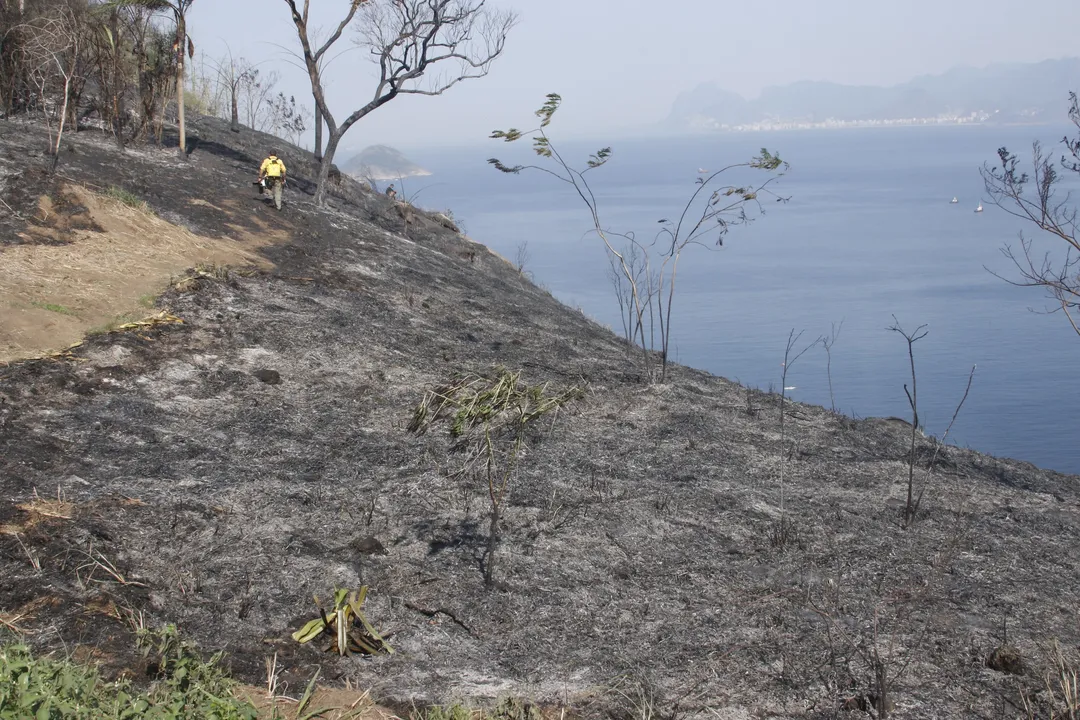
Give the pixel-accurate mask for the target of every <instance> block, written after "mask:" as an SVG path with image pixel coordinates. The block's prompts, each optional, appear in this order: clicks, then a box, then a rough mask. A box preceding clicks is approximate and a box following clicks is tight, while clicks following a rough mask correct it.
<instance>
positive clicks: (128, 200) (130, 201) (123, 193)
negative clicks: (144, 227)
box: [105, 185, 150, 212]
mask: <svg viewBox="0 0 1080 720" xmlns="http://www.w3.org/2000/svg"><path fill="white" fill-rule="evenodd" d="M105 196H106V197H110V198H112V199H113V200H117V201H119V202H121V203H123V204H124V205H127V206H128V207H129V208H134V209H136V210H142V211H143V212H150V206H149V205H147V204H146V201H145V200H143V199H142V198H141V197H139V196H138V195H135V194H134V193H131V192H128V191H127V190H125V189H124V188H122V187H117V186H116V185H110V186H109V188H108V189H107V190H106V191H105Z"/></svg>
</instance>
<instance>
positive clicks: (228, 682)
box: [0, 625, 258, 720]
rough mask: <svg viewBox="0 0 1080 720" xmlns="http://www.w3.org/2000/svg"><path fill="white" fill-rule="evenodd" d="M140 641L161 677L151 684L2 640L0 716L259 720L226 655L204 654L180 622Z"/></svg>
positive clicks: (0, 719)
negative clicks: (224, 661)
mask: <svg viewBox="0 0 1080 720" xmlns="http://www.w3.org/2000/svg"><path fill="white" fill-rule="evenodd" d="M137 642H138V647H139V649H140V651H141V652H142V653H143V655H145V656H146V657H147V659H148V660H150V667H151V669H152V670H153V671H154V675H155V679H154V682H153V684H152V685H151V686H150V688H149V689H147V690H145V691H143V690H139V689H136V688H134V687H133V686H132V685H131V683H130V682H128V681H127V680H115V681H107V680H104V679H103V678H101V676H100V675H99V674H98V671H97V670H96V669H95V668H93V667H88V666H84V665H79V664H77V663H74V662H71V661H68V660H54V659H51V658H35V657H34V656H33V654H32V653H31V651H30V649H29V648H28V647H27V646H25V645H22V644H15V643H12V644H8V645H3V646H0V720H16V719H18V720H22V719H23V718H43V719H47V720H52V719H54V718H65V720H67V719H70V720H143V719H145V720H181V719H184V720H211V718H213V719H214V720H256V719H257V718H258V713H257V712H256V710H255V708H254V707H253V706H252V705H250V704H249V703H245V702H241V701H239V700H237V699H236V698H235V697H233V694H232V692H233V688H234V687H235V682H234V681H233V680H232V679H230V678H229V677H228V676H227V675H226V674H225V672H224V671H223V670H222V669H221V667H220V665H219V663H220V662H221V657H222V656H221V653H218V654H217V655H214V656H213V657H212V658H210V660H203V659H201V658H200V657H199V655H198V653H197V652H196V651H195V648H194V646H192V645H191V644H189V643H188V642H186V641H183V640H181V639H180V637H179V634H178V633H177V631H176V628H175V627H174V626H171V625H170V626H167V627H165V628H164V629H162V630H157V631H148V630H140V631H139V633H138V638H137Z"/></svg>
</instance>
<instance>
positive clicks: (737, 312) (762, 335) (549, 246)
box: [399, 126, 1080, 474]
mask: <svg viewBox="0 0 1080 720" xmlns="http://www.w3.org/2000/svg"><path fill="white" fill-rule="evenodd" d="M1066 131H1067V128H1065V127H1061V128H1054V127H1045V126H1030V127H989V126H984V127H912V128H874V129H846V130H817V131H798V132H774V133H753V134H750V133H747V134H718V135H711V136H703V137H692V138H649V139H630V140H622V141H618V142H612V143H609V144H611V145H612V146H613V150H614V155H613V158H612V160H611V161H610V162H609V163H608V164H607V165H606V166H604V167H602V168H599V169H597V170H595V171H593V172H591V173H589V175H588V176H587V177H588V178H589V179H590V182H591V183H592V186H593V189H594V191H595V192H596V196H597V201H598V206H599V210H600V216H601V220H602V222H603V224H604V226H605V227H606V228H608V229H610V230H612V231H616V232H634V233H636V234H637V237H638V238H639V239H651V238H652V237H653V236H654V235H655V234H656V232H657V229H658V227H659V226H658V224H657V221H658V220H660V219H662V218H673V217H675V216H676V215H677V214H678V213H679V212H680V211H681V207H682V205H683V204H684V203H685V202H686V200H687V199H688V198H689V196H690V194H691V193H692V192H693V191H694V189H695V187H696V186H695V179H696V178H697V177H698V171H699V169H707V170H715V169H719V167H721V166H724V165H729V164H731V163H736V162H741V161H743V160H746V159H749V158H750V157H751V156H752V155H754V154H756V152H757V151H758V149H759V148H760V147H762V146H765V147H768V148H769V149H770V150H773V151H775V152H778V153H779V154H780V156H781V157H782V158H783V159H784V160H786V161H788V162H790V164H791V168H790V170H789V172H788V173H787V174H786V175H785V176H784V177H783V178H782V179H781V180H780V182H779V183H778V184H776V185H775V186H774V189H775V191H776V192H777V193H778V194H780V195H782V196H784V197H789V198H790V199H789V200H788V201H787V202H785V203H776V202H766V203H765V206H766V207H765V210H766V213H765V215H764V216H762V217H760V218H759V219H757V220H756V221H754V222H753V223H752V224H750V225H747V226H742V227H736V228H734V229H732V230H731V232H730V233H729V234H728V235H727V236H726V237H725V238H724V243H723V247H721V248H716V247H708V248H705V247H691V248H689V249H688V250H687V251H686V253H685V254H684V256H683V260H682V263H681V265H680V270H679V276H678V285H677V289H676V296H675V305H674V309H673V326H672V327H673V329H672V356H673V359H674V360H676V361H677V362H680V363H682V364H686V365H690V366H693V367H697V368H701V369H704V370H707V371H709V372H712V373H715V374H717V375H722V376H724V377H727V378H731V379H735V380H738V381H740V382H742V383H744V384H746V385H750V386H754V387H759V388H761V389H769V388H773V389H777V390H778V389H779V388H780V384H781V383H780V378H781V372H782V370H783V368H782V362H783V360H784V349H785V345H786V343H787V340H788V337H789V333H790V332H791V331H792V330H794V331H795V332H796V333H798V332H803V336H802V340H803V344H805V342H806V341H809V340H813V339H814V338H815V337H817V336H821V335H828V334H830V332H831V330H832V328H833V326H834V325H839V324H840V323H841V322H842V323H843V328H842V330H841V332H840V335H839V337H838V339H837V341H836V343H835V345H834V347H833V350H832V381H833V390H834V396H835V405H836V407H837V408H838V409H839V410H842V411H843V412H845V413H848V414H852V415H855V416H858V417H867V416H898V417H905V418H910V410H909V408H908V404H907V399H906V397H905V394H904V384H905V383H908V384H910V382H911V380H910V368H909V365H908V357H907V345H906V343H905V341H904V339H903V338H902V337H901V336H900V335H898V334H896V333H894V332H890V331H888V330H887V329H886V328H888V327H889V326H890V325H892V324H893V323H894V319H893V318H894V316H895V318H896V320H898V321H899V322H900V324H901V325H902V326H903V327H904V328H905V329H908V330H914V329H915V328H916V327H918V326H920V325H925V326H926V328H925V329H926V330H927V331H928V334H927V335H926V337H925V338H924V339H922V340H920V341H919V342H917V343H916V344H915V346H914V350H915V364H916V371H917V374H918V399H919V409H920V420H921V422H922V424H923V426H924V428H925V429H926V430H927V431H928V432H930V433H933V434H935V435H938V436H939V437H940V436H941V434H942V433H943V432H944V431H945V429H946V427H947V426H948V425H949V421H950V419H951V417H952V415H953V412H954V411H955V409H956V406H957V403H958V402H959V401H960V399H961V397H962V396H963V394H964V388H965V385H966V383H967V378H968V375H969V373H970V371H971V369H972V367H973V366H977V369H976V371H975V377H974V382H973V384H972V387H971V393H970V395H969V397H968V398H967V401H966V403H965V404H964V406H963V409H962V410H961V412H960V415H959V417H958V419H957V421H956V423H955V425H954V426H953V428H952V431H951V432H950V433H949V437H948V440H949V442H951V443H955V444H958V445H961V446H969V447H973V448H976V449H978V450H982V451H985V452H989V453H993V454H995V455H1000V456H1006V457H1013V458H1018V459H1022V460H1026V461H1029V462H1032V463H1035V464H1037V465H1039V466H1042V467H1047V468H1053V469H1056V470H1060V471H1064V472H1070V473H1077V474H1080V428H1078V425H1077V414H1076V413H1077V409H1078V408H1080V381H1078V380H1080V376H1078V375H1077V368H1078V367H1080V362H1078V361H1080V337H1077V336H1076V334H1075V333H1074V332H1073V330H1072V328H1071V327H1070V326H1069V325H1068V323H1067V322H1066V320H1065V318H1064V317H1063V316H1062V315H1061V313H1060V312H1059V313H1057V314H1049V315H1048V314H1045V312H1044V311H1045V310H1047V309H1050V308H1052V307H1053V302H1052V301H1051V300H1049V299H1047V298H1046V297H1045V296H1044V295H1043V294H1042V292H1041V291H1040V290H1038V289H1031V288H1019V287H1014V286H1012V285H1009V284H1008V283H1006V282H1004V281H1003V280H1001V279H999V278H997V277H995V276H994V275H993V274H992V273H991V271H994V272H997V273H999V274H1001V275H1003V276H1004V277H1013V278H1015V277H1016V270H1015V268H1014V267H1013V266H1012V265H1011V264H1010V263H1009V261H1008V260H1007V259H1006V258H1005V257H1004V256H1003V255H1002V253H1001V251H1000V249H1001V247H1002V246H1003V245H1004V244H1006V243H1011V244H1014V245H1016V244H1017V243H1018V237H1019V233H1020V232H1021V231H1024V232H1025V233H1026V234H1029V235H1030V236H1031V237H1033V238H1035V239H1037V240H1042V238H1040V236H1039V233H1038V231H1037V230H1035V229H1034V228H1031V227H1029V226H1027V225H1025V224H1024V223H1023V222H1022V221H1020V220H1017V219H1016V218H1013V217H1010V216H1009V215H1007V214H1006V213H1004V212H1003V211H1001V210H1000V209H998V208H996V207H994V206H993V205H991V204H990V203H989V202H988V197H987V196H986V194H985V192H984V189H983V183H982V179H981V178H980V176H979V168H980V167H981V166H982V165H983V163H986V162H990V163H993V162H994V161H995V160H996V151H997V148H998V147H1000V146H1003V145H1004V146H1007V147H1009V148H1010V149H1011V150H1014V151H1017V152H1018V153H1021V154H1022V157H1025V158H1026V157H1028V156H1030V149H1031V142H1032V140H1034V139H1039V140H1042V141H1043V142H1044V143H1045V144H1046V145H1048V146H1052V147H1053V148H1055V152H1056V154H1058V155H1060V151H1059V150H1058V148H1060V145H1059V143H1060V140H1061V138H1062V136H1063V135H1065V133H1066ZM555 135H556V137H557V133H556V134H555ZM601 144H602V143H582V142H578V141H574V142H569V143H565V144H563V145H561V146H559V149H560V151H561V152H562V153H563V154H564V156H565V157H566V158H567V159H568V160H571V161H572V162H574V163H576V164H578V165H579V166H581V167H583V166H584V162H585V160H586V159H587V158H588V155H589V154H590V153H591V152H594V151H595V150H597V149H598V148H599V147H600V146H601ZM603 144H607V143H603ZM407 154H408V155H409V156H410V159H412V160H414V161H415V162H417V163H419V164H421V165H423V166H424V167H426V168H428V169H430V170H431V171H432V172H433V175H432V176H430V177H424V178H411V179H407V180H406V181H405V182H404V183H403V187H401V188H399V189H402V190H403V191H404V192H403V193H402V194H403V195H404V196H411V197H413V198H414V202H415V203H416V204H417V205H420V206H422V207H426V208H430V209H439V210H447V209H449V210H451V211H452V212H453V215H454V217H455V218H457V219H459V220H460V221H461V222H462V223H463V225H464V227H465V230H466V232H467V233H468V235H469V236H470V237H472V238H473V239H475V240H477V241H479V242H482V243H484V244H486V245H488V246H489V247H491V248H492V249H493V250H495V251H496V252H498V253H500V254H501V255H503V256H504V257H506V258H508V259H510V260H511V261H513V260H515V258H516V257H517V255H518V248H519V247H521V246H526V247H527V252H528V256H529V260H528V263H527V266H526V267H527V269H528V270H529V271H530V272H531V273H532V274H533V277H534V278H535V281H536V282H537V283H540V284H542V285H544V286H546V287H547V288H549V289H550V290H551V292H552V293H553V294H554V295H555V296H556V297H557V298H559V299H560V300H562V301H563V302H565V303H567V304H569V305H571V306H575V307H580V308H581V310H582V311H583V312H584V313H585V314H586V315H588V316H590V317H592V318H593V319H595V320H597V321H598V322H600V323H602V324H604V325H608V326H610V327H611V328H612V329H614V330H615V331H616V332H621V327H622V326H621V323H620V320H619V311H618V307H617V304H616V301H615V296H614V292H613V290H612V289H611V285H610V282H609V280H608V279H607V275H606V269H607V259H606V256H605V253H604V250H603V245H602V243H601V241H600V240H599V239H598V238H597V237H596V235H595V234H590V233H589V231H590V228H591V227H592V224H591V220H590V217H589V215H588V213H587V209H586V207H585V206H584V205H583V204H582V202H581V199H580V198H579V197H578V196H577V195H576V193H575V192H574V190H573V188H571V187H570V186H567V185H565V184H563V183H560V182H559V181H557V180H556V179H554V178H552V177H550V176H547V175H545V174H543V173H536V172H533V173H529V172H525V173H522V174H521V175H503V174H501V173H499V172H497V171H495V170H494V169H493V168H491V167H490V166H489V165H488V164H487V162H486V161H487V158H489V157H492V156H497V157H500V158H501V159H503V160H504V161H506V162H508V163H515V162H523V163H531V162H536V161H537V160H538V158H536V157H534V156H532V155H531V153H530V152H529V148H528V145H527V140H523V141H521V142H519V143H517V144H516V145H507V144H505V143H501V142H496V141H494V140H492V141H489V142H488V144H486V145H485V144H477V145H476V146H474V147H458V148H442V149H432V148H415V149H407ZM549 167H552V166H549ZM553 169H554V168H553ZM1073 186H1074V187H1076V185H1075V183H1074V185H1073ZM954 196H955V197H957V198H958V199H959V202H958V203H957V204H951V203H950V202H949V201H950V199H951V198H953V197H954ZM980 202H981V203H982V204H983V206H984V207H985V211H984V212H982V213H976V212H974V210H975V208H976V206H977V205H979V203H980ZM1037 247H1039V249H1040V252H1042V251H1043V249H1045V250H1049V251H1052V252H1056V253H1058V254H1059V255H1060V254H1061V243H1060V241H1059V242H1058V244H1057V245H1055V244H1054V243H1053V242H1052V241H1051V240H1049V239H1047V240H1046V242H1045V244H1044V245H1043V246H1037ZM787 385H788V386H789V387H791V386H793V387H794V388H795V389H794V390H792V391H790V394H791V396H792V397H793V398H794V399H796V400H800V401H803V402H809V403H815V404H819V405H825V406H829V405H830V404H831V400H830V394H829V384H828V377H827V374H826V354H825V352H824V351H823V350H822V349H821V348H820V347H816V348H814V349H812V350H811V351H810V352H808V353H807V354H805V355H803V356H802V357H801V358H800V359H799V360H798V361H797V362H796V363H793V364H792V365H791V366H790V368H789V372H788V379H787Z"/></svg>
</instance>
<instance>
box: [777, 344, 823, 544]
mask: <svg viewBox="0 0 1080 720" xmlns="http://www.w3.org/2000/svg"><path fill="white" fill-rule="evenodd" d="M803 332H804V331H802V330H800V331H799V333H798V334H795V328H792V329H791V332H790V333H788V339H787V345H785V346H784V362H783V364H782V365H781V367H782V368H783V370H782V371H781V372H780V526H779V528H778V529H777V531H776V535H775V537H776V538H777V539H778V540H779V541H780V542H779V545H781V546H782V545H783V544H784V543H786V541H787V539H788V537H789V535H790V534H791V533H792V532H793V529H792V528H791V527H790V525H789V522H788V519H787V504H786V500H787V496H786V492H787V488H786V486H785V485H784V469H785V467H786V465H787V455H788V451H787V426H786V425H785V423H784V420H785V417H786V410H787V394H788V390H794V389H795V388H793V387H789V386H788V384H787V383H788V373H790V372H791V366H792V365H794V364H795V361H796V360H798V359H799V358H801V357H802V356H803V355H805V354H806V353H807V352H808V351H809V350H810V348H812V347H814V346H815V345H817V344H818V343H819V342H821V338H820V337H818V338H817V339H815V340H814V341H813V342H812V343H810V344H808V345H806V346H805V347H803V349H802V350H796V345H798V343H799V339H800V338H802V335H803ZM792 352H795V354H794V355H792Z"/></svg>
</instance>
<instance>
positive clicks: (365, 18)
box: [284, 0, 516, 205]
mask: <svg viewBox="0 0 1080 720" xmlns="http://www.w3.org/2000/svg"><path fill="white" fill-rule="evenodd" d="M284 1H285V4H286V5H288V6H289V11H290V13H291V14H292V20H293V24H294V25H296V32H297V36H298V38H299V40H300V45H301V47H302V49H303V59H304V66H305V68H306V69H307V72H308V77H309V79H310V81H311V92H312V96H313V97H314V99H315V106H316V108H317V111H318V115H319V116H321V119H322V121H323V122H325V123H326V130H327V135H328V136H327V138H326V149H325V151H324V153H323V156H322V159H321V162H320V165H319V178H318V184H317V187H316V191H315V202H316V203H317V204H318V205H323V204H324V203H325V201H326V188H327V180H328V178H329V176H330V167H331V165H332V164H333V161H334V154H335V153H336V152H337V148H338V145H339V144H340V142H341V139H342V137H344V135H345V133H347V132H348V131H349V129H350V128H351V127H352V126H353V125H355V124H356V123H357V121H359V120H360V119H361V118H363V117H365V116H366V115H368V114H369V113H371V112H373V111H375V110H377V109H378V108H380V107H382V106H383V105H385V104H386V103H388V102H390V101H391V100H393V99H394V98H396V97H398V96H399V95H406V94H408V95H441V94H442V93H444V92H446V91H447V90H449V89H450V88H451V87H453V86H454V85H457V84H458V83H459V82H461V81H463V80H468V79H472V78H480V77H484V76H485V75H487V74H488V72H489V71H490V69H491V64H492V63H493V62H494V61H495V60H496V59H497V58H498V57H499V56H500V55H501V54H502V52H503V49H504V48H505V46H506V37H507V35H508V33H509V32H510V29H511V28H512V27H513V26H514V23H515V22H516V16H515V15H514V14H512V13H509V12H500V11H497V10H492V9H491V8H489V7H488V6H487V0H350V4H349V9H348V11H347V12H346V14H345V17H344V18H343V19H342V20H341V22H340V23H338V25H337V28H336V30H335V31H334V32H333V33H332V34H331V35H330V37H329V38H327V40H326V41H325V42H324V43H323V44H322V45H321V46H320V47H318V48H316V47H314V46H313V45H312V43H311V35H310V33H309V27H308V18H309V12H308V10H309V5H310V3H311V0H303V5H302V7H299V6H298V2H299V0H284ZM358 14H359V15H360V17H359V20H358V22H357V30H358V32H359V36H358V37H357V39H356V41H355V42H356V43H357V44H358V45H359V46H361V47H364V48H367V49H368V51H369V52H370V55H371V59H372V60H373V61H374V62H375V64H376V66H377V67H378V79H377V81H376V82H375V89H374V92H373V93H372V97H371V100H369V101H368V102H367V103H366V104H364V105H363V106H361V107H359V108H357V109H356V110H354V111H353V112H352V113H351V114H350V115H348V117H346V118H345V119H344V120H342V121H341V122H340V123H339V122H338V121H337V118H335V117H334V114H333V112H331V110H330V107H329V105H328V103H327V100H326V93H325V91H324V87H323V84H324V83H323V73H322V68H321V66H320V61H321V60H322V58H323V56H324V55H325V54H326V52H327V51H328V50H329V49H330V47H331V46H333V44H334V43H335V42H337V41H338V39H339V38H340V37H341V35H342V33H343V32H344V31H345V29H346V28H347V27H348V26H349V24H350V23H351V22H353V20H354V19H355V18H356V16H357V15H358ZM434 66H438V68H439V69H450V68H452V69H451V70H449V71H448V72H446V73H439V74H436V75H431V74H429V71H430V70H431V69H432V68H433V67H434ZM425 78H427V80H428V81H427V82H424V79H425ZM316 127H321V125H320V123H319V122H318V118H316Z"/></svg>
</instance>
